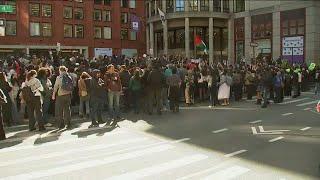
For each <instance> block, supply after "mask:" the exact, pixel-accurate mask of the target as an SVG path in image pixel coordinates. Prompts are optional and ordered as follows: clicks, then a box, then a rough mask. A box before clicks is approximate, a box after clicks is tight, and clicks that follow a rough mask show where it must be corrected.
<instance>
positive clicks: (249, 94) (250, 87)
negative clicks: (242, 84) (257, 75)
mask: <svg viewBox="0 0 320 180" xmlns="http://www.w3.org/2000/svg"><path fill="white" fill-rule="evenodd" d="M253 91H254V85H253V84H249V85H247V99H248V100H251V99H252V96H253V93H254V92H253Z"/></svg>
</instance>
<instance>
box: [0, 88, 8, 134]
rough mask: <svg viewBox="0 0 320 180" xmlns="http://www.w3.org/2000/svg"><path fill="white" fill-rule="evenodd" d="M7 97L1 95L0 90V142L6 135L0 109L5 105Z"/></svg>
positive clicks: (0, 90) (0, 91)
mask: <svg viewBox="0 0 320 180" xmlns="http://www.w3.org/2000/svg"><path fill="white" fill-rule="evenodd" d="M7 102H8V101H7V97H6V96H5V94H4V93H3V91H2V89H0V140H4V139H6V134H5V131H4V125H3V111H2V107H3V105H5V104H7Z"/></svg>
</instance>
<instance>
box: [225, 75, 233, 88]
mask: <svg viewBox="0 0 320 180" xmlns="http://www.w3.org/2000/svg"><path fill="white" fill-rule="evenodd" d="M226 83H227V85H228V86H232V84H233V79H232V77H230V76H227V77H226Z"/></svg>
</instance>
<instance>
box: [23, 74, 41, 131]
mask: <svg viewBox="0 0 320 180" xmlns="http://www.w3.org/2000/svg"><path fill="white" fill-rule="evenodd" d="M36 77H37V71H35V70H31V71H29V72H28V74H27V79H26V81H25V82H24V83H23V84H22V88H24V87H26V86H27V87H30V88H31V91H32V93H33V96H32V97H31V99H30V100H29V101H27V102H26V103H27V110H28V117H29V131H34V130H36V127H35V123H36V121H37V122H38V126H39V131H44V130H45V127H44V123H43V114H42V102H43V99H42V95H41V92H42V91H43V90H44V89H43V86H42V84H41V82H40V81H39V79H37V78H36ZM34 114H35V115H36V116H34ZM35 120H36V121H35Z"/></svg>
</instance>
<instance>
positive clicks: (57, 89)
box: [52, 66, 74, 129]
mask: <svg viewBox="0 0 320 180" xmlns="http://www.w3.org/2000/svg"><path fill="white" fill-rule="evenodd" d="M59 74H60V75H59V76H58V77H57V79H56V82H55V84H54V89H53V94H52V99H53V100H56V102H55V105H56V106H55V110H56V113H55V115H56V122H57V123H58V125H59V129H63V128H64V127H65V125H67V129H71V94H72V92H73V88H74V82H73V79H72V77H71V76H70V75H69V74H68V69H67V68H66V67H65V66H60V67H59Z"/></svg>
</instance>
